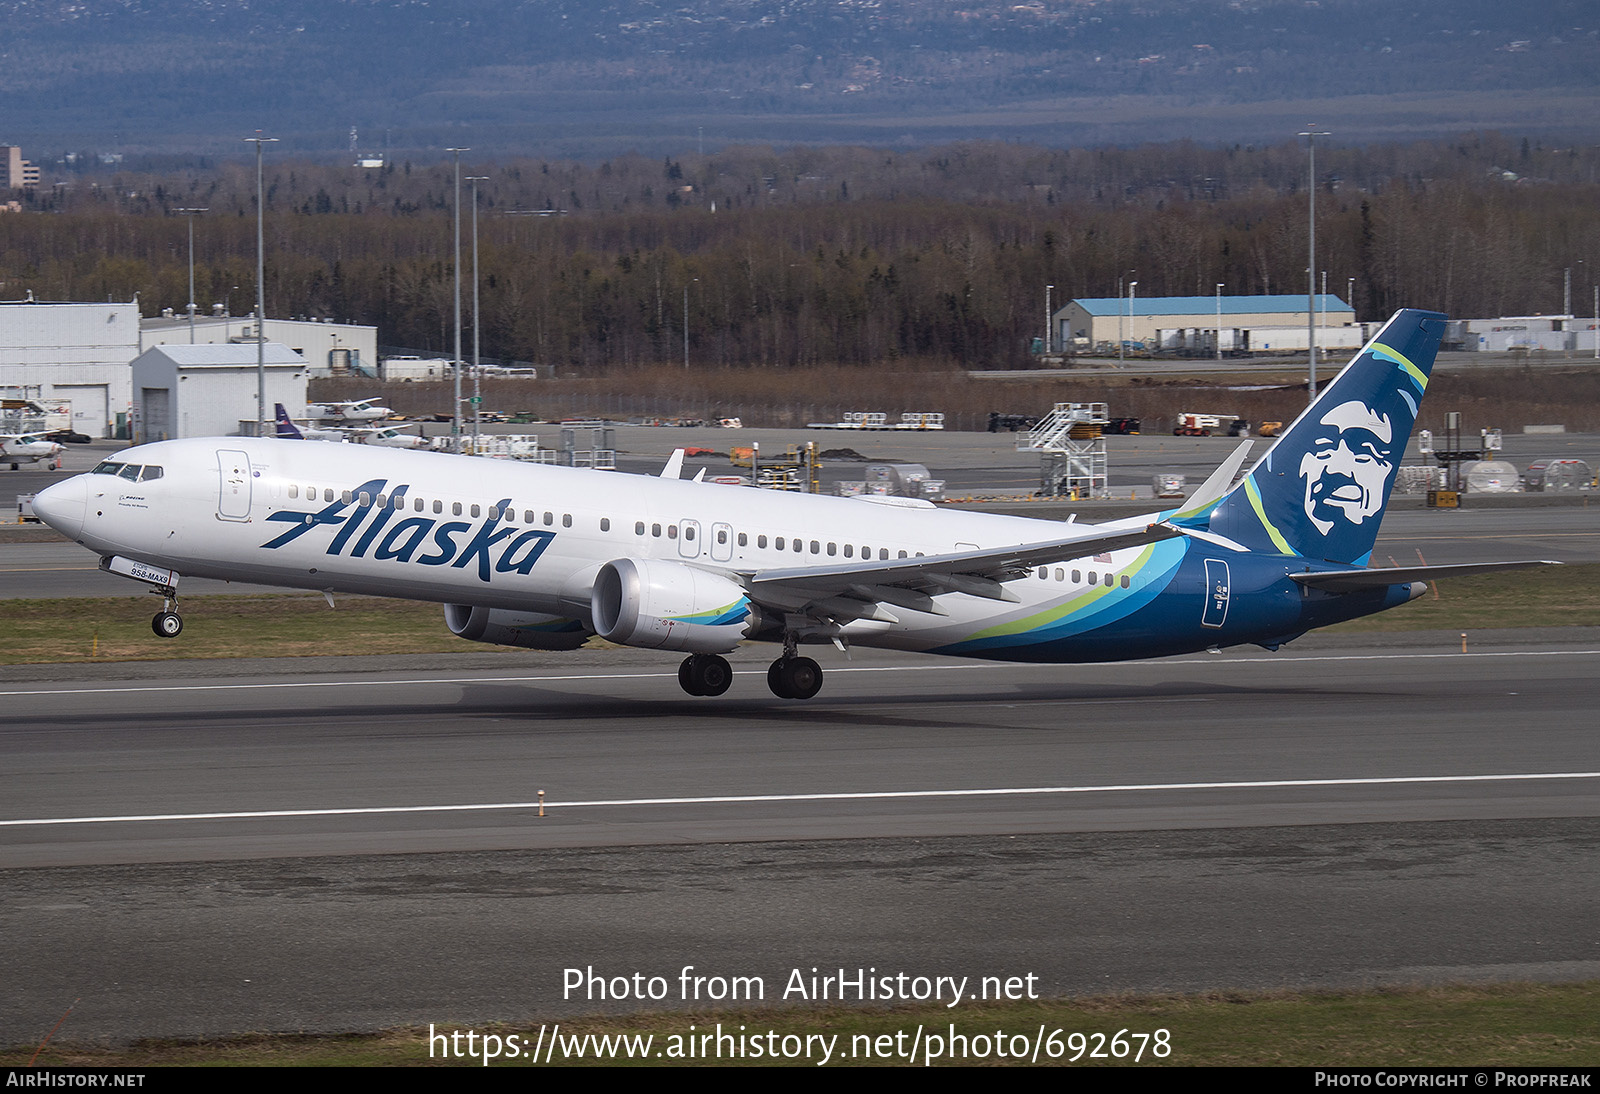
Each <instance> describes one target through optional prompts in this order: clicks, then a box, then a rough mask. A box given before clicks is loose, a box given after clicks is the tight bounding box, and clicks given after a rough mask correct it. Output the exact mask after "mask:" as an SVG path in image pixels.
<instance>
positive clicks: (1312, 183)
mask: <svg viewBox="0 0 1600 1094" xmlns="http://www.w3.org/2000/svg"><path fill="white" fill-rule="evenodd" d="M1314 125H1315V123H1312V124H1311V125H1308V126H1306V128H1305V130H1304V131H1303V132H1302V133H1301V134H1300V136H1302V137H1304V138H1306V147H1307V149H1308V150H1309V151H1310V154H1311V173H1310V176H1309V177H1308V180H1307V181H1308V185H1307V186H1306V194H1307V197H1308V199H1309V201H1308V205H1309V209H1310V221H1309V226H1308V228H1307V231H1306V235H1307V238H1308V240H1309V246H1308V249H1307V252H1308V253H1307V262H1306V341H1307V342H1308V343H1310V346H1311V374H1310V381H1311V382H1310V384H1309V388H1310V396H1311V399H1310V401H1311V402H1316V401H1317V302H1316V296H1317V138H1318V137H1326V136H1328V132H1327V130H1325V129H1316V128H1314Z"/></svg>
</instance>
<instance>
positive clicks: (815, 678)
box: [767, 631, 822, 699]
mask: <svg viewBox="0 0 1600 1094" xmlns="http://www.w3.org/2000/svg"><path fill="white" fill-rule="evenodd" d="M799 650H800V638H799V636H798V635H796V634H795V633H794V632H793V631H786V632H784V635H783V656H782V657H780V658H778V659H777V660H776V661H774V662H773V663H772V666H771V667H770V668H768V669H767V687H769V688H771V689H772V694H774V695H776V696H777V697H778V698H780V699H809V698H811V697H812V696H813V695H815V694H816V693H817V692H819V691H821V690H822V666H821V665H819V664H817V663H816V662H815V661H813V660H811V658H809V657H799V656H797V654H798V653H799Z"/></svg>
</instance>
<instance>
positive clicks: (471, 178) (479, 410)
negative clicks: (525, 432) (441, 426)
mask: <svg viewBox="0 0 1600 1094" xmlns="http://www.w3.org/2000/svg"><path fill="white" fill-rule="evenodd" d="M467 181H468V182H470V183H472V451H473V452H474V453H476V452H477V451H478V445H479V444H481V443H482V440H481V438H480V436H479V435H480V434H481V433H482V432H483V394H482V392H481V391H480V390H479V384H478V379H479V377H481V376H482V375H483V359H482V356H481V353H480V349H481V346H480V343H479V340H478V339H479V335H480V333H481V332H480V330H479V323H478V183H480V182H488V181H489V176H488V175H468V176H467Z"/></svg>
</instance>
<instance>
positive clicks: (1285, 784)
mask: <svg viewBox="0 0 1600 1094" xmlns="http://www.w3.org/2000/svg"><path fill="white" fill-rule="evenodd" d="M1553 779H1600V771H1547V772H1529V773H1523V774H1501V775H1397V776H1391V777H1385V778H1369V779H1360V778H1358V779H1257V780H1250V781H1245V782H1204V783H1121V784H1110V785H1104V786H1016V787H992V788H985V789H973V790H864V791H856V792H841V793H831V794H720V795H715V796H709V797H686V798H609V799H595V800H592V801H560V800H550V799H546V800H545V801H543V802H538V801H531V802H487V803H476V804H467V805H378V806H364V807H352V808H333V809H259V810H241V811H237V812H226V813H152V814H142V815H141V814H132V815H127V816H105V817H37V818H29V819H18V820H0V828H39V827H48V826H54V825H67V824H149V823H155V822H172V821H205V820H272V819H283V818H288V817H365V816H384V815H394V814H399V813H488V812H509V811H512V810H527V809H533V810H539V809H544V810H550V809H599V808H611V809H625V808H634V807H639V806H650V805H657V806H659V805H741V804H752V803H763V802H765V803H772V802H821V801H888V800H894V799H903V798H1000V797H1026V796H1037V795H1043V794H1108V793H1135V792H1140V791H1152V790H1166V791H1179V790H1281V789H1297V788H1304V787H1329V786H1405V785H1411V786H1419V785H1428V784H1444V783H1485V782H1534V781H1549V780H1553Z"/></svg>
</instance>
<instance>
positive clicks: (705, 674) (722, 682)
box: [678, 653, 733, 695]
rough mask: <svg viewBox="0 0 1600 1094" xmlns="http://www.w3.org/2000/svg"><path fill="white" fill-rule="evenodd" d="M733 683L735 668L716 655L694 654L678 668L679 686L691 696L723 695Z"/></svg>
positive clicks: (686, 658)
mask: <svg viewBox="0 0 1600 1094" xmlns="http://www.w3.org/2000/svg"><path fill="white" fill-rule="evenodd" d="M732 683H733V666H731V665H729V664H728V661H727V658H724V657H718V656H717V655H716V654H714V653H692V654H690V655H689V656H688V657H685V658H684V659H683V664H681V665H679V666H678V685H679V686H680V687H682V688H683V690H684V691H686V692H688V693H689V694H690V695H721V694H722V693H723V692H725V691H727V690H728V685H730V684H732Z"/></svg>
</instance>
